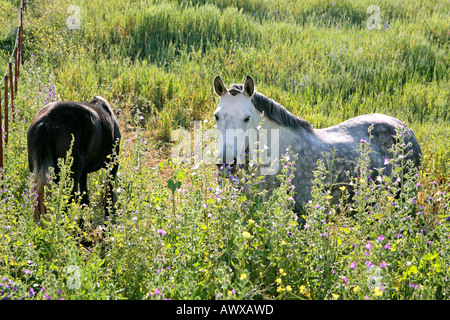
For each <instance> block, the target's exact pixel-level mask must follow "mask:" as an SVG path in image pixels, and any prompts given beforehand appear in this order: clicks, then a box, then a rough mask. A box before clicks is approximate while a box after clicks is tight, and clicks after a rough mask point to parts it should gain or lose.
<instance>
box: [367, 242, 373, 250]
mask: <svg viewBox="0 0 450 320" xmlns="http://www.w3.org/2000/svg"><path fill="white" fill-rule="evenodd" d="M370 248H372V244H371V243H370V242H369V243H368V244H366V249H367V250H370Z"/></svg>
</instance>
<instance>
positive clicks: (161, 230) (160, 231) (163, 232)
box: [158, 229, 166, 236]
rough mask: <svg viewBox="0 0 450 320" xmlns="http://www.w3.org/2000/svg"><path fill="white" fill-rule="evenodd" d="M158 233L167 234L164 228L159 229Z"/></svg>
mask: <svg viewBox="0 0 450 320" xmlns="http://www.w3.org/2000/svg"><path fill="white" fill-rule="evenodd" d="M158 234H159V235H161V236H165V235H166V232H165V231H164V229H158Z"/></svg>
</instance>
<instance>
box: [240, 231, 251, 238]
mask: <svg viewBox="0 0 450 320" xmlns="http://www.w3.org/2000/svg"><path fill="white" fill-rule="evenodd" d="M242 236H243V237H244V239H250V238H251V237H252V235H251V234H250V232H248V231H244V232H242Z"/></svg>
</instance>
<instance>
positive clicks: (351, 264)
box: [350, 262, 356, 270]
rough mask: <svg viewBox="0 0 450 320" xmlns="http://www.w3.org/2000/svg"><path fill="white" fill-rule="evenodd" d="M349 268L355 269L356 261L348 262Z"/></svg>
mask: <svg viewBox="0 0 450 320" xmlns="http://www.w3.org/2000/svg"><path fill="white" fill-rule="evenodd" d="M350 268H351V269H353V270H355V269H356V263H355V262H352V263H350Z"/></svg>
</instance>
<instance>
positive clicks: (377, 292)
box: [373, 287, 383, 297]
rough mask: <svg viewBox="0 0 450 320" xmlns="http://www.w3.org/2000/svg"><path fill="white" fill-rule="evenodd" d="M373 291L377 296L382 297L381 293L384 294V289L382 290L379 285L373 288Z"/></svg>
mask: <svg viewBox="0 0 450 320" xmlns="http://www.w3.org/2000/svg"><path fill="white" fill-rule="evenodd" d="M373 292H374V294H375V297H381V295H382V294H383V291H381V290H380V288H377V287H375V288H374V289H373Z"/></svg>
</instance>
